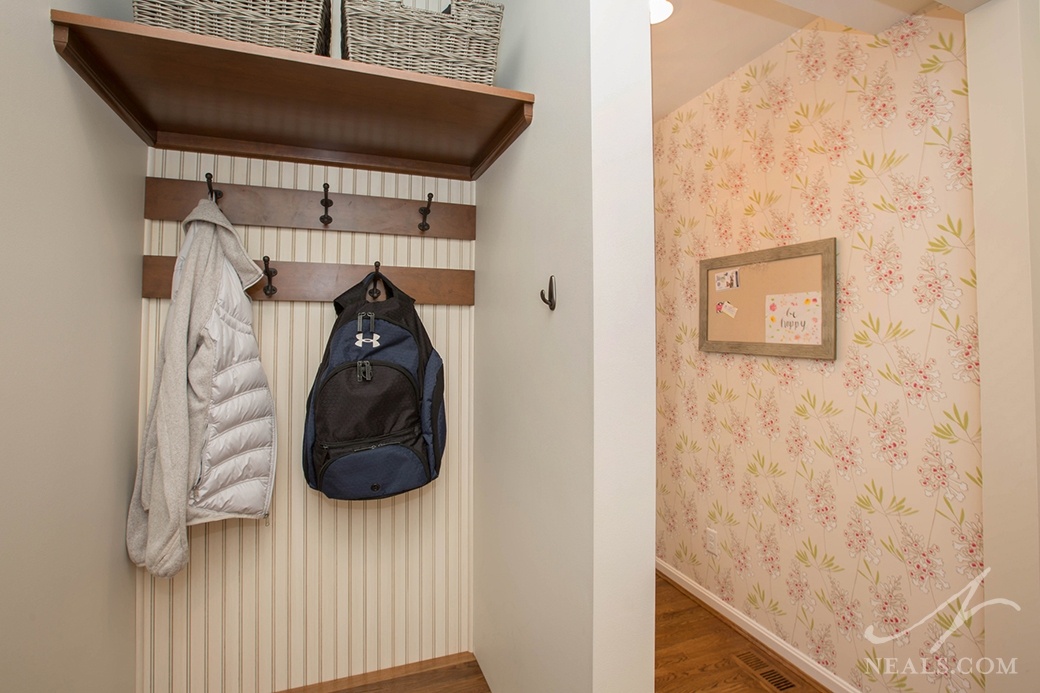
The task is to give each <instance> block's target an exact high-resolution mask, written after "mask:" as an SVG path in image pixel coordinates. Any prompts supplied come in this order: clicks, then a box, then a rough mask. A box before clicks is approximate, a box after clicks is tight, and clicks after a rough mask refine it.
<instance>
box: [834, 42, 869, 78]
mask: <svg viewBox="0 0 1040 693" xmlns="http://www.w3.org/2000/svg"><path fill="white" fill-rule="evenodd" d="M867 60H868V56H867V52H866V51H865V50H863V46H861V45H860V43H859V41H858V40H857V39H856V38H855V37H854V36H850V35H849V34H842V35H841V36H839V37H838V55H837V58H836V59H835V61H834V80H835V82H837V83H838V84H845V80H846V79H848V77H849V76H850V75H851V76H855V75H858V74H861V73H862V72H863V71H864V70H866V69H867Z"/></svg>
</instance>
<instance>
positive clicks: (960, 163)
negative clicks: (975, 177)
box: [939, 125, 974, 190]
mask: <svg viewBox="0 0 1040 693" xmlns="http://www.w3.org/2000/svg"><path fill="white" fill-rule="evenodd" d="M939 160H940V161H942V167H943V170H944V171H945V172H946V180H948V181H949V183H947V184H946V189H947V190H961V189H963V188H967V189H968V190H971V189H972V188H973V187H974V186H973V184H972V177H971V135H970V134H969V133H968V126H967V125H964V126H962V127H961V131H960V133H958V134H957V135H955V136H954V137H953V139H952V140H951V141H950V143H949V144H944V145H943V146H942V147H941V148H940V149H939Z"/></svg>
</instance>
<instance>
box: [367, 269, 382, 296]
mask: <svg viewBox="0 0 1040 693" xmlns="http://www.w3.org/2000/svg"><path fill="white" fill-rule="evenodd" d="M382 278H383V273H382V272H380V271H379V260H376V271H375V275H374V276H373V277H372V288H370V289H369V290H368V295H369V296H371V297H372V300H373V301H374V300H376V299H377V298H379V295H380V294H382V293H383V292H382V291H380V290H379V280H380V279H382Z"/></svg>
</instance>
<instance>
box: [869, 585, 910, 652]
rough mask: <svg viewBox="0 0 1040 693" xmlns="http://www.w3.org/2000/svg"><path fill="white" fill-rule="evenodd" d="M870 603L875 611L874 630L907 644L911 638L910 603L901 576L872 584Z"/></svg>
mask: <svg viewBox="0 0 1040 693" xmlns="http://www.w3.org/2000/svg"><path fill="white" fill-rule="evenodd" d="M870 603H871V606H872V607H873V611H874V623H873V625H874V630H875V631H876V632H877V634H878V635H883V636H885V637H895V638H896V639H897V641H898V642H899V643H900V644H903V645H905V644H906V643H907V642H909V640H910V634H909V633H908V632H907V631H906V629H907V628H908V627H909V626H910V605H909V604H907V603H906V597H905V596H904V595H903V589H902V587H901V586H900V582H899V578H898V577H896V576H895V575H892V576H890V577H888V578H887V579H885V580H881V581H880V582H879V583H877V584H874V585H871V586H870Z"/></svg>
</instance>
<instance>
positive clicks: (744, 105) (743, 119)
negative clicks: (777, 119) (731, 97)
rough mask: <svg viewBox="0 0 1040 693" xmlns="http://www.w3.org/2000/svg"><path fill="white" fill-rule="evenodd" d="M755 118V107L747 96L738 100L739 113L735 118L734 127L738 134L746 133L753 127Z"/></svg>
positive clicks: (743, 95)
mask: <svg viewBox="0 0 1040 693" xmlns="http://www.w3.org/2000/svg"><path fill="white" fill-rule="evenodd" d="M754 116H755V105H754V104H753V103H751V99H749V98H748V97H747V95H746V94H741V95H740V96H739V97H738V98H737V112H736V114H734V116H733V127H734V129H736V130H737V132H744V130H747V129H748V127H749V126H750V125H751V122H752V120H753V119H754Z"/></svg>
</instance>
